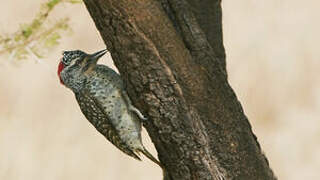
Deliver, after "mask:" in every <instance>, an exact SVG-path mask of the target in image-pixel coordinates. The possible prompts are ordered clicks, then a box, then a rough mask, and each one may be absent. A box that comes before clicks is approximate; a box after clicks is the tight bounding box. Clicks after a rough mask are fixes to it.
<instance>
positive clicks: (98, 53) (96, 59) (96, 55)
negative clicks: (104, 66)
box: [90, 49, 108, 62]
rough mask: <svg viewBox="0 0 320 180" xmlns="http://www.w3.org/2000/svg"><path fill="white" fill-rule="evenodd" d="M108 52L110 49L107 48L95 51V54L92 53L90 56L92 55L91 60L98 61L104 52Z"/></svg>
mask: <svg viewBox="0 0 320 180" xmlns="http://www.w3.org/2000/svg"><path fill="white" fill-rule="evenodd" d="M107 52H108V50H107V49H104V50H101V51H98V52H96V53H93V54H91V55H90V56H91V58H90V59H91V60H93V61H95V62H97V61H98V59H99V58H101V57H102V56H103V55H104V54H106V53H107Z"/></svg>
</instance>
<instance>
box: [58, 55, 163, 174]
mask: <svg viewBox="0 0 320 180" xmlns="http://www.w3.org/2000/svg"><path fill="white" fill-rule="evenodd" d="M107 52H108V51H107V49H104V50H101V51H98V52H96V53H93V54H88V53H86V52H84V51H81V50H71V51H64V52H63V53H62V55H63V56H62V58H61V59H60V62H59V65H58V76H59V79H60V83H61V84H62V85H64V86H65V87H67V88H69V89H71V91H73V93H74V95H75V98H76V100H77V102H78V104H79V106H80V109H81V111H82V113H83V114H84V116H85V117H86V119H87V120H88V121H89V122H90V123H91V124H92V125H93V126H94V127H95V128H96V130H97V131H98V132H100V133H101V134H102V135H103V136H104V137H105V138H106V139H107V140H109V141H110V142H111V143H112V144H113V145H114V146H116V147H117V148H118V149H120V150H121V151H122V152H124V153H125V154H127V155H129V156H131V157H133V158H135V159H137V160H141V158H140V153H142V154H144V155H145V156H146V157H147V158H148V159H150V160H151V161H153V162H154V163H156V164H158V165H159V166H160V167H161V168H162V169H164V168H163V166H162V164H161V163H160V162H159V161H158V160H157V159H156V158H155V157H154V156H153V155H152V154H151V153H150V152H148V151H147V149H146V148H145V147H144V145H143V144H142V140H141V126H142V121H145V120H147V118H145V117H144V116H143V115H142V113H141V112H140V111H139V110H138V109H137V108H136V107H135V106H133V105H132V102H131V100H130V98H129V96H128V94H127V92H126V90H125V86H124V83H123V81H122V79H121V76H120V75H119V74H118V73H117V72H115V71H114V70H113V69H111V68H110V67H108V66H106V65H102V64H97V62H98V60H99V59H100V58H101V57H102V56H103V55H104V54H106V53H107Z"/></svg>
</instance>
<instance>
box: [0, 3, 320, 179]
mask: <svg viewBox="0 0 320 180" xmlns="http://www.w3.org/2000/svg"><path fill="white" fill-rule="evenodd" d="M40 2H44V1H43V0H33V1H28V2H26V1H23V0H11V1H5V2H3V3H2V4H1V6H0V32H1V33H10V32H13V31H15V30H16V29H17V28H18V27H19V24H21V23H24V22H29V21H31V20H32V18H33V17H34V15H35V13H36V12H37V10H38V8H39V5H40ZM319 9H320V2H318V1H315V0H313V1H312V0H309V1H303V2H302V1H299V0H282V1H279V0H270V1H256V0H247V1H231V0H224V1H223V11H224V42H225V46H226V51H227V64H228V71H229V79H230V83H231V85H232V87H233V88H234V90H235V91H236V93H237V95H238V97H239V99H240V101H241V102H242V105H243V107H244V109H245V112H246V114H247V116H248V117H249V119H250V122H251V123H252V126H253V129H254V132H255V134H256V135H257V136H258V139H259V141H260V143H261V145H262V148H263V150H264V152H265V153H266V155H267V157H268V159H269V161H270V164H271V167H272V168H273V170H274V172H275V174H276V175H277V176H278V178H279V179H283V180H300V179H320V172H319V170H320V142H319V139H320V93H319V92H320V84H319V82H320V81H319V80H320V77H319V68H320V51H319V42H320V36H319V32H320V21H319V19H320V13H319ZM60 16H61V17H63V16H70V18H71V27H72V28H73V31H74V33H73V34H67V35H66V36H65V37H64V38H63V39H62V40H61V45H60V46H59V47H57V48H55V49H54V50H53V51H52V53H50V54H48V58H46V59H44V60H43V61H41V62H37V61H35V60H34V59H29V60H26V61H22V62H19V63H16V62H8V61H7V59H5V58H6V57H5V56H1V57H0V179H1V180H56V179H59V180H60V179H61V180H64V179H77V180H88V179H95V180H106V179H107V180H113V179H118V180H125V179H139V180H150V179H159V180H160V179H161V170H160V169H159V168H158V167H157V166H156V165H154V164H152V163H151V162H150V161H148V160H146V159H143V160H144V161H143V162H138V161H135V160H134V159H132V158H130V157H127V156H125V155H124V154H122V153H121V152H120V151H119V150H117V149H116V148H114V147H113V146H112V145H111V144H110V143H109V142H107V141H106V140H105V139H104V137H102V136H101V135H100V134H98V133H97V132H96V130H95V129H94V128H93V127H92V126H91V125H90V124H89V122H87V120H86V119H85V118H84V116H83V115H82V114H81V112H80V109H79V107H78V105H77V104H76V100H75V98H74V96H73V94H72V93H71V91H70V90H68V89H66V88H64V87H63V86H61V85H60V84H59V81H58V78H57V75H56V68H57V64H58V60H59V58H60V56H61V51H62V50H68V49H69V50H70V49H83V50H86V51H88V52H94V51H96V50H100V49H102V48H104V44H103V42H102V40H101V38H100V37H99V33H98V32H97V30H96V29H95V26H94V24H93V22H92V20H91V19H90V17H89V14H88V12H87V11H86V9H85V7H84V5H83V4H80V5H62V6H59V7H58V8H57V9H55V10H54V14H53V17H51V18H53V19H55V18H56V17H60ZM102 63H105V64H108V65H110V66H112V61H111V59H110V57H107V56H106V57H104V58H103V61H102ZM144 142H145V144H146V145H147V146H148V149H151V150H152V153H153V154H156V151H155V150H154V147H153V146H152V143H150V140H149V139H148V138H147V135H146V134H145V138H144Z"/></svg>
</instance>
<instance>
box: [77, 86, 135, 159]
mask: <svg viewBox="0 0 320 180" xmlns="http://www.w3.org/2000/svg"><path fill="white" fill-rule="evenodd" d="M75 95H76V99H77V101H78V103H79V106H80V109H81V111H82V113H83V114H84V115H85V117H86V118H87V119H88V120H89V122H90V123H91V124H92V125H93V126H94V127H95V128H96V129H97V130H98V131H99V132H100V133H101V134H102V135H103V136H105V137H106V138H107V139H108V140H109V141H110V142H111V143H112V144H114V145H115V146H116V147H117V148H119V149H120V150H121V151H123V152H124V153H126V154H128V155H129V156H131V157H134V158H135V159H137V160H141V159H140V158H139V156H138V155H137V154H135V153H134V152H133V151H132V150H131V149H130V148H129V147H128V146H127V144H126V143H125V142H123V141H122V139H121V138H120V137H119V135H118V131H117V130H116V128H115V127H114V126H113V124H112V123H111V122H110V117H109V116H108V114H107V113H106V112H105V111H104V109H103V107H102V106H101V105H100V103H99V102H98V100H97V99H96V98H95V97H94V96H93V95H91V94H90V93H89V92H88V91H85V90H83V91H80V92H78V93H76V94H75Z"/></svg>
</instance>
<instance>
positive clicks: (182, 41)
mask: <svg viewBox="0 0 320 180" xmlns="http://www.w3.org/2000/svg"><path fill="white" fill-rule="evenodd" d="M84 2H85V4H86V7H87V9H88V10H89V12H90V14H91V16H92V18H93V20H94V22H95V24H96V26H97V29H98V30H99V31H100V34H101V36H102V38H103V40H104V42H105V43H106V45H107V48H108V50H109V51H110V52H111V55H112V58H113V60H114V62H115V65H116V66H117V68H118V69H119V71H120V73H121V75H122V78H123V80H124V81H125V83H126V85H127V91H128V93H129V96H130V97H131V99H132V101H133V102H134V105H135V106H136V107H138V108H139V109H140V110H141V111H142V112H143V113H144V114H145V115H147V117H148V118H149V119H148V121H147V123H146V124H145V125H144V126H145V127H146V129H147V131H148V133H149V135H150V137H151V139H152V141H153V143H154V144H155V147H156V149H157V151H158V156H159V159H160V161H161V163H162V164H163V165H164V166H165V167H166V169H167V171H168V173H169V175H170V177H171V179H174V180H182V179H183V180H184V179H186V180H187V179H188V180H189V179H194V180H195V179H197V180H198V179H201V180H205V179H208V180H209V179H210V180H211V179H214V180H218V179H219V180H220V179H245V180H251V179H252V180H258V179H268V180H269V179H276V178H275V177H274V175H273V172H272V170H271V169H270V167H269V164H268V161H267V159H266V157H265V156H264V154H263V153H262V151H261V148H260V146H259V143H258V141H257V139H256V137H255V135H254V134H253V132H252V129H251V126H250V124H249V122H248V119H247V117H246V116H245V114H244V112H243V110H242V107H241V105H240V103H239V101H238V99H237V97H236V95H235V93H234V92H233V90H232V89H231V87H230V85H229V84H228V80H227V73H226V63H225V51H224V47H223V43H222V22H221V6H220V0H201V1H199V0H85V1H84Z"/></svg>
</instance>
